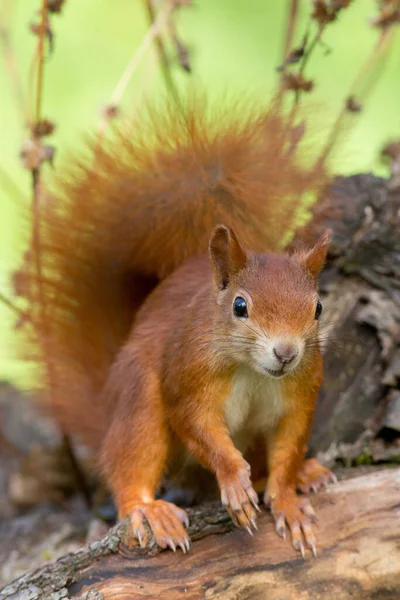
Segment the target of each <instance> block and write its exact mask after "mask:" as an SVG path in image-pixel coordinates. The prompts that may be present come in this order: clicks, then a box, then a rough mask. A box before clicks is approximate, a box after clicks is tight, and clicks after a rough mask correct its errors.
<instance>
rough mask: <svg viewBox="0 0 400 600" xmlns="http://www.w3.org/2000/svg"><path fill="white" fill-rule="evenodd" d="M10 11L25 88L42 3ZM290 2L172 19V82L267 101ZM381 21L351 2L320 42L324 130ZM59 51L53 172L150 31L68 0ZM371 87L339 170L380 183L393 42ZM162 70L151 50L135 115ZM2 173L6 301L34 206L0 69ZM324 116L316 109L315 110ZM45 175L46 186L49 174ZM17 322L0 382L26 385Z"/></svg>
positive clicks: (221, 0)
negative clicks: (175, 59)
mask: <svg viewBox="0 0 400 600" xmlns="http://www.w3.org/2000/svg"><path fill="white" fill-rule="evenodd" d="M9 4H10V5H11V6H12V8H13V13H14V14H13V20H12V28H11V37H12V42H13V45H14V47H15V55H16V60H17V65H18V69H19V72H20V77H21V81H22V83H23V85H24V88H25V92H26V91H27V81H28V73H29V65H30V61H31V59H32V56H33V53H34V48H35V44H36V38H35V37H34V36H33V35H32V34H31V33H30V32H29V29H28V25H29V23H30V22H31V21H32V19H34V18H37V16H35V15H36V11H37V9H38V8H39V6H40V1H39V0H20V1H19V2H17V1H16V0H14V2H10V3H9ZM287 6H288V2H287V1H286V0H197V2H196V5H195V6H193V7H192V8H184V9H182V10H181V11H180V14H179V17H178V30H179V33H180V37H181V38H182V40H184V41H185V42H186V43H187V44H188V45H189V49H190V52H191V63H192V66H193V74H192V75H191V76H188V75H186V74H185V73H183V72H182V71H181V70H179V69H178V68H175V69H174V74H175V75H176V78H177V81H178V85H179V86H180V87H181V88H182V89H185V88H186V86H187V83H188V81H190V82H192V83H191V85H192V84H193V85H194V87H195V88H197V87H199V88H201V89H202V90H205V91H206V92H207V95H208V96H210V97H211V98H213V97H218V96H220V95H221V93H222V92H227V91H228V92H229V95H230V96H235V95H237V96H239V97H240V96H241V95H243V94H244V93H245V94H246V95H250V96H254V98H256V100H257V101H260V102H262V101H264V102H265V101H266V100H267V99H268V98H269V97H270V96H271V92H272V90H273V89H274V85H275V83H276V81H277V73H276V70H275V67H276V66H277V65H278V64H279V63H280V62H281V57H282V46H283V32H284V28H285V20H286V12H287ZM310 6H311V3H310V2H309V1H308V0H303V2H302V4H301V18H300V21H299V27H298V33H297V36H296V41H297V43H298V42H300V41H301V38H302V34H303V32H304V30H305V27H306V24H307V22H308V15H309V13H310ZM375 13H376V3H375V2H373V1H372V0H355V1H354V2H353V4H352V5H351V7H350V8H349V9H347V10H345V11H344V12H343V13H342V14H341V16H340V19H339V20H338V22H336V23H334V24H332V25H331V26H330V27H329V29H328V30H327V32H326V35H324V41H325V42H326V44H327V45H328V46H329V47H330V48H331V50H332V51H331V52H330V53H329V54H326V51H325V50H324V48H321V47H319V48H317V50H316V52H315V55H314V56H313V58H312V59H311V61H310V63H309V65H308V67H307V71H306V75H307V76H310V77H311V78H313V79H315V82H316V86H315V91H314V92H313V95H312V99H313V100H315V102H316V103H317V107H314V108H313V109H312V110H315V112H316V116H317V117H318V118H321V115H322V114H323V120H322V124H324V122H325V120H326V122H328V121H329V117H333V116H334V115H335V114H336V113H337V112H338V110H339V109H340V106H341V103H342V102H343V98H344V97H345V96H346V94H347V91H348V89H349V86H350V84H351V82H352V81H353V80H354V78H355V76H356V74H357V71H358V69H359V67H360V65H361V64H362V62H363V61H364V60H365V59H366V57H367V56H368V54H369V53H370V52H371V50H372V48H373V45H374V44H375V42H376V39H377V37H378V35H379V31H378V30H377V29H376V28H373V27H371V25H370V23H369V18H370V17H371V16H373V15H374V14H375ZM52 23H53V29H54V32H55V47H54V53H53V55H52V56H50V57H49V58H48V60H47V62H46V68H45V82H44V103H43V106H44V110H43V116H46V117H48V118H51V119H52V120H54V121H55V122H56V124H57V130H56V133H55V135H54V136H53V138H52V141H51V143H52V144H54V145H55V146H56V148H57V155H56V161H55V167H56V170H58V171H60V170H62V166H63V163H64V161H65V160H67V159H68V157H69V156H70V155H71V154H72V155H74V154H76V152H77V150H78V149H79V148H80V147H82V144H83V135H84V133H85V132H88V131H90V130H92V129H93V128H94V127H96V126H97V125H98V122H99V115H100V111H101V108H102V106H103V105H104V104H105V103H106V102H107V100H108V99H109V98H110V95H111V93H112V90H113V89H114V87H115V85H116V83H117V81H118V79H119V77H120V75H121V73H122V71H123V69H124V67H125V65H126V64H127V62H128V60H129V58H130V57H131V55H132V53H133V52H134V51H135V49H136V48H137V47H138V46H139V44H140V42H141V40H142V38H143V36H144V34H145V32H146V29H147V26H148V23H147V19H146V13H145V11H144V9H143V4H142V2H141V1H140V0H136V1H135V0H131V1H128V0H113V1H112V2H111V1H106V0H103V1H99V0H68V1H67V2H66V3H65V7H64V10H63V13H62V14H61V15H60V16H55V17H54V18H53V20H52ZM373 77H374V78H378V77H379V79H378V80H377V82H376V85H375V87H374V90H373V93H371V95H370V96H369V97H368V101H367V103H366V105H365V107H364V110H363V112H362V114H361V115H358V116H357V117H354V118H355V119H357V121H356V122H355V123H354V127H352V128H351V129H350V130H349V131H348V133H346V132H345V134H344V136H343V141H342V145H341V151H340V157H339V158H337V159H336V163H335V170H336V171H337V172H341V173H353V172H357V171H369V170H374V171H375V172H377V173H380V174H385V173H386V171H385V167H383V166H382V165H381V164H380V162H379V149H380V148H381V146H382V144H383V143H384V142H385V141H387V140H388V139H389V138H393V137H396V136H399V134H400V114H399V98H400V41H399V39H396V40H395V43H394V44H393V46H392V48H391V51H390V54H389V55H388V57H387V58H386V59H385V60H384V61H380V62H379V63H378V65H377V67H376V68H375V70H374V72H373ZM162 85H163V83H162V81H161V79H160V75H159V70H158V63H157V59H156V55H155V52H154V51H153V50H151V51H150V52H149V53H148V54H147V55H146V58H145V60H144V61H143V62H142V63H141V66H140V68H139V69H138V71H137V72H136V74H135V76H134V78H133V80H132V82H131V84H130V86H129V88H128V90H127V92H126V94H125V95H124V97H123V102H122V108H123V109H124V110H125V111H126V112H127V113H129V112H132V110H138V111H140V106H141V104H142V103H143V101H144V98H145V97H146V96H147V97H150V98H154V97H157V96H159V95H161V93H162V89H163V88H162ZM0 103H1V104H0V106H1V110H0V133H1V135H0V167H1V172H6V173H7V175H8V176H9V178H11V180H12V181H13V182H14V184H15V186H17V188H18V190H20V193H18V194H16V193H11V191H10V189H9V187H8V186H6V185H5V184H4V181H2V179H1V177H0V290H1V291H2V292H3V293H6V294H10V288H9V284H8V280H9V276H10V272H11V270H12V268H13V267H14V266H16V265H17V264H18V260H19V257H20V254H21V250H22V249H23V241H22V240H23V235H22V234H23V231H24V229H26V222H25V218H26V215H25V216H23V214H24V207H27V206H29V197H30V178H29V174H28V173H27V172H25V171H24V170H23V169H22V167H21V165H20V163H19V160H18V153H19V148H20V145H21V143H22V142H23V140H24V139H25V137H27V133H26V130H24V121H23V118H22V116H21V114H20V112H19V111H18V107H17V105H16V102H15V97H14V96H13V93H12V89H11V86H10V81H9V77H8V75H7V72H6V70H5V69H4V62H2V63H1V68H0ZM322 107H323V112H322ZM49 175H50V173H49V169H48V168H47V167H46V170H45V177H49ZM12 324H13V314H12V313H11V312H10V311H9V310H8V309H7V308H6V307H5V306H3V305H2V304H1V303H0V379H2V378H8V379H12V380H13V381H14V382H15V383H17V384H20V385H23V384H25V383H27V376H26V375H27V370H26V368H25V366H24V365H23V363H22V362H20V361H18V360H17V358H16V349H15V345H14V340H15V334H14V332H13V330H12Z"/></svg>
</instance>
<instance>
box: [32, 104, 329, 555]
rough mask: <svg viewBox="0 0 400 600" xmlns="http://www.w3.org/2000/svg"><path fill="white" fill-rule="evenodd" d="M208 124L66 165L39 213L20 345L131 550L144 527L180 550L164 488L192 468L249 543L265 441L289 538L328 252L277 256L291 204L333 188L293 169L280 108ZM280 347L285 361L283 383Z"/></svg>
mask: <svg viewBox="0 0 400 600" xmlns="http://www.w3.org/2000/svg"><path fill="white" fill-rule="evenodd" d="M206 114H207V111H206V110H205V107H203V109H202V110H199V108H195V109H191V108H188V110H187V112H186V114H185V115H176V114H174V113H173V112H171V111H170V112H167V113H166V114H165V115H164V116H159V115H158V116H157V115H156V114H155V113H152V114H151V113H150V117H151V118H150V120H147V121H146V119H145V118H143V121H142V122H141V123H135V124H134V126H133V127H132V131H131V133H130V134H127V133H125V134H124V135H119V134H118V135H117V136H116V139H114V141H113V143H112V144H111V145H109V146H106V147H105V148H104V149H103V150H100V151H98V152H97V154H96V160H95V163H94V164H93V165H89V164H88V163H82V164H78V165H76V169H75V170H74V172H73V177H72V178H70V179H69V181H68V182H65V183H64V184H63V186H62V188H61V192H60V193H59V194H58V195H56V197H55V198H53V199H52V200H51V201H48V202H45V203H43V206H42V208H41V212H40V218H41V223H42V227H41V240H40V246H38V245H37V246H36V247H35V248H33V249H32V251H33V252H34V253H35V252H36V259H38V260H39V261H40V263H41V265H42V269H41V276H40V277H38V276H37V273H36V276H34V275H33V276H32V279H31V286H30V288H29V292H28V300H29V303H30V308H31V315H30V316H31V322H32V325H33V328H32V331H33V337H32V338H31V340H30V341H31V342H33V344H34V347H35V350H36V351H38V353H39V360H40V361H41V364H43V365H44V366H45V367H46V371H45V382H44V383H45V385H46V386H47V389H48V391H49V397H50V399H51V406H52V408H53V409H54V413H55V415H56V416H57V418H58V419H59V421H60V424H61V426H62V428H63V429H64V430H65V431H67V432H70V433H72V434H74V435H77V436H79V437H80V438H81V439H83V440H84V441H85V442H86V443H88V444H90V445H92V446H94V447H95V448H97V449H100V464H101V467H102V470H103V473H104V474H105V476H106V478H107V481H108V482H109V484H110V486H111V488H112V490H113V492H114V494H115V498H116V502H117V505H118V510H119V514H120V516H121V517H122V516H125V515H130V518H131V522H132V526H133V530H134V532H135V534H136V535H137V537H138V539H139V541H141V542H143V540H144V538H145V536H146V529H145V527H144V525H143V523H144V519H147V521H148V523H149V524H150V526H151V529H152V531H153V534H154V535H155V538H156V541H157V542H158V543H159V545H161V546H162V547H166V546H168V545H169V546H170V547H175V546H176V545H180V546H181V547H182V549H184V548H187V547H188V543H189V541H188V539H187V536H186V534H185V531H184V528H183V524H184V523H185V519H186V517H185V515H184V513H183V511H182V510H181V509H179V508H178V507H176V506H174V505H173V504H170V503H165V502H163V501H160V500H156V492H157V489H158V487H159V484H160V481H161V478H162V476H163V475H164V474H165V473H166V472H168V468H172V465H175V466H176V465H178V468H179V465H184V464H185V462H188V461H189V462H190V461H192V460H194V459H196V460H197V461H198V462H200V463H201V464H203V465H204V466H205V467H206V468H208V469H209V470H211V471H212V473H214V474H215V476H216V479H217V481H218V485H219V488H220V491H221V497H222V500H223V502H224V504H225V505H226V507H227V509H228V511H229V513H230V514H231V516H232V518H233V520H234V521H235V523H236V524H237V525H241V526H245V527H247V528H251V527H252V526H253V525H254V523H255V518H256V512H255V511H256V510H257V495H256V494H255V492H254V490H253V487H252V483H251V480H250V470H249V466H248V464H247V462H246V461H245V459H244V458H243V453H245V452H246V449H247V447H248V446H249V444H250V445H251V444H252V442H253V440H254V438H255V437H256V435H260V434H261V435H262V436H264V437H267V438H268V440H269V442H268V444H269V450H270V452H269V456H270V459H269V468H270V478H269V483H268V490H269V493H270V495H272V496H273V497H274V498H273V501H272V506H273V510H275V512H276V511H277V510H278V512H279V515H281V513H282V514H283V516H284V518H286V520H287V521H288V522H289V525H290V526H292V531H293V528H294V529H295V528H296V527H297V522H298V511H297V508H296V507H297V504H296V503H297V499H296V495H295V481H296V475H297V472H298V471H299V469H300V466H301V462H302V459H303V450H302V449H303V448H304V447H305V444H306V442H307V435H308V430H309V426H310V421H311V418H312V414H313V408H314V403H315V400H316V393H317V387H318V381H319V377H320V364H321V361H320V354H319V349H318V346H317V344H316V336H317V332H318V326H317V323H316V321H315V319H314V316H315V306H316V302H317V281H316V278H317V275H318V273H319V271H320V269H321V268H322V266H323V262H324V260H325V256H326V251H327V245H328V241H329V240H328V237H326V236H325V237H323V238H321V239H320V240H319V242H318V243H317V244H316V246H315V247H314V248H313V249H312V250H309V251H307V252H306V251H302V252H299V253H298V254H295V255H293V256H289V255H285V254H275V253H274V252H276V251H279V250H280V247H281V245H282V239H283V237H284V236H285V235H286V234H287V233H288V230H289V229H290V228H291V227H293V224H294V221H295V218H296V215H297V212H298V209H299V206H300V200H299V199H301V198H302V196H303V194H304V193H305V192H310V191H318V190H319V189H320V187H321V186H322V185H323V184H324V183H325V182H326V179H327V177H326V173H325V172H324V170H323V169H322V167H321V166H320V165H319V166H318V167H317V168H315V169H307V168H305V167H304V166H303V161H302V159H303V158H304V156H303V155H302V152H301V149H299V148H300V146H299V147H295V146H294V145H293V143H292V138H291V131H290V127H289V126H288V125H287V123H286V121H285V118H284V115H283V113H282V112H281V110H280V108H279V107H278V106H276V105H273V106H272V107H271V108H270V109H269V110H267V111H259V112H258V113H253V114H252V115H251V116H250V117H243V114H246V113H242V112H241V111H240V110H239V109H238V110H237V111H236V112H235V111H231V112H229V113H228V114H229V118H226V117H225V115H224V116H223V117H221V115H215V121H211V120H210V119H209V118H208V117H207V116H206ZM219 223H223V224H224V226H225V227H221V226H220V227H217V229H215V227H216V226H217V225H218V224H219ZM227 227H228V228H227ZM229 227H233V228H234V231H235V232H236V233H234V232H233V230H231V229H229ZM213 231H214V233H213V235H212V237H211V243H210V236H211V233H212V232H213ZM236 234H237V235H236ZM239 240H240V241H239ZM242 243H243V244H244V246H245V247H251V248H252V252H249V251H247V250H245V249H244V247H242V246H241V244H242ZM209 244H210V246H209ZM208 246H209V248H210V257H207V255H206V254H205V252H206V250H207V248H208ZM266 252H267V254H265V253H266ZM210 259H211V260H210ZM36 263H37V261H36ZM235 297H241V299H242V300H243V301H245V302H246V303H247V305H248V309H249V319H248V323H247V325H246V323H245V322H244V321H243V319H242V320H240V319H239V320H238V319H237V318H236V317H235V316H234V315H233V312H232V310H233V302H234V300H235ZM275 343H276V344H278V343H279V344H280V346H279V347H280V348H284V349H286V350H285V351H287V349H288V348H289V349H291V351H292V350H293V348H294V353H293V356H292V357H291V358H290V361H293V362H292V363H291V366H290V367H289V366H288V364H286V362H288V361H286V360H284V361H283V363H282V364H281V362H279V354H277V353H276V352H275V350H276V348H278V346H276V347H275V346H274V344H275ZM278 372H279V373H278ZM280 374H282V375H286V376H285V377H284V379H282V380H278V379H277V377H278V376H280ZM260 390H261V391H260ZM242 395H243V398H244V400H245V401H243V403H241V397H242ZM264 401H265V402H264ZM264 404H265V405H264ZM239 446H243V448H240V447H239ZM193 457H194V458H193ZM296 511H297V512H296ZM293 515H295V516H293ZM295 517H296V518H295ZM279 518H280V517H279ZM303 532H304V529H303ZM296 539H297V538H296ZM310 539H311V538H310V537H309V539H308V541H310ZM310 543H311V542H310Z"/></svg>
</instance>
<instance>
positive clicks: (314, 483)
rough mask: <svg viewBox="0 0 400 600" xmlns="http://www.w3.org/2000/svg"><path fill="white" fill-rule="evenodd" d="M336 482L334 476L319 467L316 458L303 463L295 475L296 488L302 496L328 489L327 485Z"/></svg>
mask: <svg viewBox="0 0 400 600" xmlns="http://www.w3.org/2000/svg"><path fill="white" fill-rule="evenodd" d="M336 482H337V477H336V475H335V474H334V473H332V471H330V470H329V469H327V468H326V467H324V466H323V465H321V463H320V462H319V461H318V460H317V459H316V458H310V459H308V460H306V461H304V463H303V465H302V467H301V469H300V471H299V472H298V474H297V488H298V489H299V490H300V492H303V494H308V493H310V492H313V493H317V492H318V491H319V490H323V489H325V488H326V487H328V485H329V484H332V483H336Z"/></svg>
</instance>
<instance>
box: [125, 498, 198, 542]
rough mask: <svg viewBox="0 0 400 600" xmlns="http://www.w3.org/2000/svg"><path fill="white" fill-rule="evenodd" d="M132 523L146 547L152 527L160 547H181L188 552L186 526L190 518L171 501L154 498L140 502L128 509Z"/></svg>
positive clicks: (140, 540)
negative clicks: (149, 530)
mask: <svg viewBox="0 0 400 600" xmlns="http://www.w3.org/2000/svg"><path fill="white" fill-rule="evenodd" d="M127 515H128V516H129V518H130V520H131V524H132V529H133V534H134V536H135V537H136V538H137V539H138V540H139V544H140V545H141V547H142V548H144V547H145V546H146V545H147V543H148V541H149V540H148V529H147V528H146V525H145V523H146V521H147V523H148V526H149V527H150V529H151V532H152V534H153V536H154V539H155V541H156V543H157V545H158V546H160V548H171V550H173V551H174V552H175V550H176V549H177V548H181V549H182V552H184V553H186V551H187V550H189V548H190V540H189V536H188V534H187V532H186V529H185V527H188V525H189V520H188V517H187V514H186V512H185V511H184V510H182V509H181V508H179V507H178V506H175V504H172V503H171V502H165V501H164V500H153V501H151V502H140V503H137V504H135V505H134V506H132V507H131V508H130V509H129V511H127Z"/></svg>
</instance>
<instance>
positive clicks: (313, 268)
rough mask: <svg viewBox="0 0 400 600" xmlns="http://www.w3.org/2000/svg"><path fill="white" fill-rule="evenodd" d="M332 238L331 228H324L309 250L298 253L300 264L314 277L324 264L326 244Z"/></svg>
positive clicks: (326, 250)
mask: <svg viewBox="0 0 400 600" xmlns="http://www.w3.org/2000/svg"><path fill="white" fill-rule="evenodd" d="M331 238H332V230H331V229H326V231H325V232H324V233H323V234H322V235H321V237H320V238H319V240H318V241H317V243H316V244H315V246H314V247H313V248H311V250H308V251H307V250H306V251H305V252H302V253H301V254H300V255H299V262H300V264H301V265H302V266H303V267H304V268H305V269H306V270H307V271H308V272H309V273H311V275H312V276H313V277H314V278H315V279H316V278H317V277H318V275H319V274H320V272H321V271H322V268H323V266H324V264H325V260H326V255H327V252H328V246H329V244H330V241H331Z"/></svg>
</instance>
